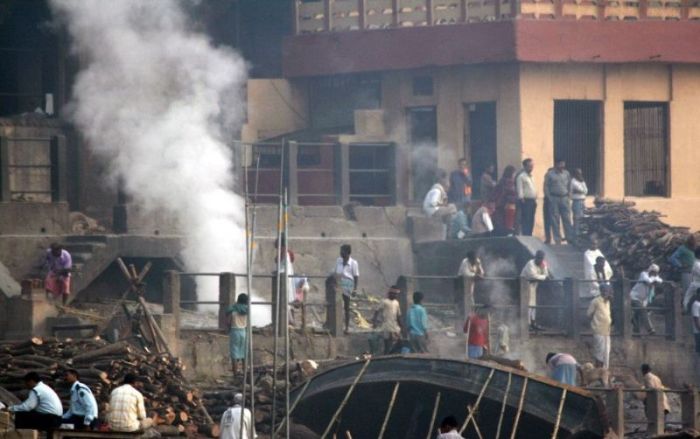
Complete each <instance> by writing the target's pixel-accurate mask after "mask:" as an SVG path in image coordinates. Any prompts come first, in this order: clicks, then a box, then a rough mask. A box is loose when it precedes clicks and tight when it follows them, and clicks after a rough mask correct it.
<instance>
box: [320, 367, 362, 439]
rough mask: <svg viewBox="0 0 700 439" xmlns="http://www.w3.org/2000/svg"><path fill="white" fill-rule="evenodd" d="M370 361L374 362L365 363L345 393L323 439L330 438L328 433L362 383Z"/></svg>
mask: <svg viewBox="0 0 700 439" xmlns="http://www.w3.org/2000/svg"><path fill="white" fill-rule="evenodd" d="M370 361H372V360H367V361H365V364H364V365H363V366H362V369H360V372H359V373H358V374H357V376H356V377H355V380H354V381H353V382H352V384H351V385H350V388H349V389H348V391H347V392H346V393H345V397H344V398H343V400H342V401H341V402H340V405H339V406H338V409H337V410H336V411H335V413H334V414H333V417H332V418H331V422H329V423H328V426H327V427H326V430H325V431H324V432H323V435H321V439H326V437H328V433H330V431H331V429H332V428H333V424H335V421H336V420H337V419H338V416H340V413H341V412H342V411H343V408H345V404H347V402H348V400H349V399H350V395H352V392H353V391H354V390H355V386H356V385H357V383H358V382H360V379H361V378H362V375H364V374H365V371H366V370H367V366H369V363H370Z"/></svg>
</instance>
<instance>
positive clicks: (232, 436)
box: [219, 393, 258, 439]
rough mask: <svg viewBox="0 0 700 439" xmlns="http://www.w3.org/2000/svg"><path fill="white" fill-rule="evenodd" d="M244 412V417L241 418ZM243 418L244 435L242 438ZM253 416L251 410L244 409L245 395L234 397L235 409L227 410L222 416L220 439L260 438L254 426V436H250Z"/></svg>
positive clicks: (237, 394) (238, 394)
mask: <svg viewBox="0 0 700 439" xmlns="http://www.w3.org/2000/svg"><path fill="white" fill-rule="evenodd" d="M241 412H243V416H241ZM241 417H242V418H243V435H242V436H241ZM251 422H252V415H251V414H250V410H248V409H244V408H243V394H241V393H236V394H235V395H233V407H230V408H229V409H227V410H226V411H225V412H224V414H223V415H222V416H221V435H220V436H219V438H220V439H252V438H256V437H258V435H257V434H256V433H255V425H253V436H250V434H249V433H250V431H251V430H250V428H251Z"/></svg>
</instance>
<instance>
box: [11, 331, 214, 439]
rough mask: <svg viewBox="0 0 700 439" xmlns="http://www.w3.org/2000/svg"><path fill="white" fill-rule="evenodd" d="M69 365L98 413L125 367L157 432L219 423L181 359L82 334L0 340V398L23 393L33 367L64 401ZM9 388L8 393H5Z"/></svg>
mask: <svg viewBox="0 0 700 439" xmlns="http://www.w3.org/2000/svg"><path fill="white" fill-rule="evenodd" d="M68 368H73V369H76V370H78V372H79V373H80V381H81V382H83V383H85V384H86V385H88V386H90V388H91V389H92V391H93V393H94V394H95V398H96V399H97V402H98V404H99V405H100V418H101V419H103V417H104V415H105V413H106V408H107V405H108V403H109V395H110V393H111V391H112V389H114V388H115V387H117V386H119V385H120V384H121V381H122V379H123V377H124V375H126V374H127V373H132V374H135V375H136V376H138V377H140V378H141V379H142V380H143V381H144V383H145V385H144V389H143V390H142V393H143V395H144V398H145V402H146V411H147V412H148V414H149V416H151V417H153V418H154V421H155V422H156V424H158V425H160V426H161V427H158V429H159V430H161V433H163V434H164V435H177V434H181V433H188V434H195V433H197V432H199V433H207V434H209V435H214V436H218V426H212V424H214V422H213V420H212V419H211V418H210V417H209V415H208V413H207V412H206V409H204V406H203V405H202V403H201V402H200V400H199V395H198V392H197V390H196V389H194V388H193V387H191V386H190V385H189V384H188V383H187V381H186V380H185V378H184V377H183V374H182V371H183V369H184V366H183V365H182V363H181V362H180V361H179V360H178V359H176V358H174V357H172V356H170V355H168V354H149V353H145V352H144V351H142V350H141V349H140V348H137V347H135V346H134V345H132V344H130V343H128V342H126V341H120V342H118V343H113V344H110V343H107V342H106V341H104V340H102V339H100V338H98V337H96V338H93V339H87V340H70V339H65V340H59V339H41V338H37V337H35V338H32V339H31V340H27V341H22V342H14V343H13V342H2V344H0V401H2V402H4V403H5V404H13V403H16V402H17V400H14V401H12V400H11V396H12V395H14V396H15V397H19V398H20V399H24V398H25V397H26V394H27V391H26V390H25V389H24V384H23V382H22V377H23V376H24V375H25V374H26V373H27V372H30V371H34V372H37V373H38V374H39V375H40V376H41V377H42V379H43V380H44V381H45V382H46V383H47V384H49V385H50V386H51V387H53V388H54V389H55V390H56V392H57V393H58V394H59V396H60V397H61V399H62V400H63V402H64V407H67V406H68V400H69V398H70V391H69V387H68V385H67V384H66V383H65V382H63V380H62V375H63V372H64V371H65V370H66V369H68ZM8 393H9V394H11V395H8Z"/></svg>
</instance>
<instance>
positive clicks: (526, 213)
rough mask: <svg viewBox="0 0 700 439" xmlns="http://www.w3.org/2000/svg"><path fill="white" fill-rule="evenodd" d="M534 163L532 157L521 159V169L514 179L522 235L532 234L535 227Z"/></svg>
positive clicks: (535, 192) (535, 193)
mask: <svg viewBox="0 0 700 439" xmlns="http://www.w3.org/2000/svg"><path fill="white" fill-rule="evenodd" d="M533 169H535V164H534V162H533V161H532V159H525V160H523V169H522V171H520V172H519V173H518V177H517V178H516V179H515V189H516V192H517V193H518V212H519V218H520V230H521V234H522V235H524V236H532V229H534V227H535V211H536V210H537V188H536V186H535V179H534V177H533V176H532V170H533Z"/></svg>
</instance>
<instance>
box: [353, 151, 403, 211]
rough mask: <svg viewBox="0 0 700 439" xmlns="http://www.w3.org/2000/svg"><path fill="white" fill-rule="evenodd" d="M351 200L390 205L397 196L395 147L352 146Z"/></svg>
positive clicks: (364, 203) (374, 204) (371, 204)
mask: <svg viewBox="0 0 700 439" xmlns="http://www.w3.org/2000/svg"><path fill="white" fill-rule="evenodd" d="M349 172H350V201H355V202H358V203H360V204H363V205H370V206H387V205H391V204H394V203H395V197H394V187H395V184H394V146H393V145H392V144H352V145H350V169H349Z"/></svg>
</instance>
